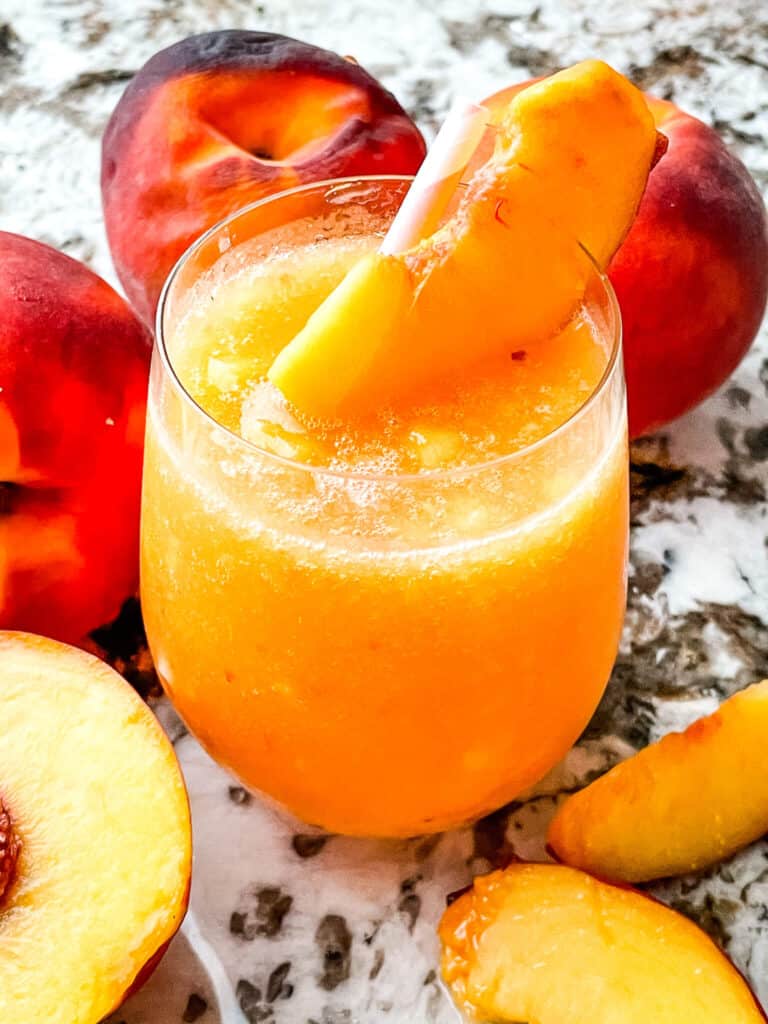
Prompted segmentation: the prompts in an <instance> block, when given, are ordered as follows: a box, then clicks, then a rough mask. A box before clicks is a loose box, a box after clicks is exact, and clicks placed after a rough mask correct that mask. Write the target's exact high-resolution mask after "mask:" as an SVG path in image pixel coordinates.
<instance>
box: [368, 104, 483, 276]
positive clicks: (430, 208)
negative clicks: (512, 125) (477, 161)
mask: <svg viewBox="0 0 768 1024" xmlns="http://www.w3.org/2000/svg"><path fill="white" fill-rule="evenodd" d="M489 119H490V117H489V113H488V110H487V109H486V108H485V107H481V106H478V104H476V103H471V102H469V101H468V100H465V99H461V100H457V101H456V102H455V103H454V104H453V106H452V107H451V109H450V111H449V112H448V116H447V117H446V119H445V121H444V122H443V126H442V128H441V129H440V131H439V132H438V133H437V135H436V136H435V141H434V142H433V143H432V145H431V146H430V148H429V152H428V153H427V155H426V157H425V159H424V163H423V164H422V165H421V167H420V168H419V173H418V174H417V175H416V177H415V178H414V179H413V183H412V185H411V187H410V188H409V189H408V193H407V194H406V197H405V199H404V200H403V203H402V205H401V207H400V209H399V210H398V211H397V214H396V215H395V219H394V220H393V221H392V223H391V225H390V227H389V231H388V232H387V234H386V236H385V238H384V241H383V242H382V243H381V246H380V248H379V252H381V253H382V254H383V255H385V256H391V255H392V254H393V253H397V252H402V251H403V250H404V249H410V248H411V246H413V245H416V244H417V243H418V242H420V241H421V240H422V238H426V237H428V236H429V235H431V234H432V232H433V231H435V229H436V228H437V226H438V224H439V223H440V218H441V216H442V214H443V212H444V211H445V208H446V207H447V206H448V203H449V202H450V201H451V198H452V196H453V194H454V192H455V191H456V187H457V185H458V184H459V181H460V179H461V175H462V174H463V173H464V171H465V170H466V167H467V164H468V163H469V161H470V160H471V159H472V156H473V154H474V152H475V150H476V149H477V147H478V145H479V143H480V139H481V138H482V136H483V132H484V131H485V129H486V125H487V124H488V121H489Z"/></svg>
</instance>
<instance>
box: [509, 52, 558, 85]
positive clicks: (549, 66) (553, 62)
mask: <svg viewBox="0 0 768 1024" xmlns="http://www.w3.org/2000/svg"><path fill="white" fill-rule="evenodd" d="M507 63H508V64H511V65H512V66H513V67H523V68H527V69H528V71H529V72H530V74H531V76H532V77H534V78H538V77H539V76H540V75H551V74H552V73H553V72H554V71H557V70H558V68H559V67H560V62H559V61H558V60H557V58H556V57H555V55H554V54H553V53H552V52H551V51H550V50H540V49H539V48H538V47H536V46H515V45H514V44H513V45H511V46H508V47H507Z"/></svg>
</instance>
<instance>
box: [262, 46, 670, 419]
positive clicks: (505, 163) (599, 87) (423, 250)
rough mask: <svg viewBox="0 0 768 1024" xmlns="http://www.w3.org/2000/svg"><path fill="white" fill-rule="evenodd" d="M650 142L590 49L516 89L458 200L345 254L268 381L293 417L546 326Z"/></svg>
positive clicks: (357, 401) (615, 224) (433, 372)
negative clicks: (415, 228)
mask: <svg viewBox="0 0 768 1024" xmlns="http://www.w3.org/2000/svg"><path fill="white" fill-rule="evenodd" d="M656 144H657V133H656V129H655V127H654V124H653V118H652V116H651V114H650V111H649V110H648V107H647V105H646V103H645V100H644V99H643V96H642V94H641V93H640V92H639V91H638V90H637V89H636V88H635V87H634V86H633V85H631V84H630V83H629V82H628V81H627V80H626V79H624V78H622V76H621V75H619V74H617V72H615V71H613V70H612V69H611V68H610V67H608V65H607V64H603V63H601V62H600V61H585V62H584V63H582V64H577V65H576V66H575V67H573V68H570V69H569V70H567V71H562V72H560V73H559V74H557V75H553V76H552V77H551V78H548V79H546V80H544V81H542V82H540V83H538V84H537V85H533V86H531V87H530V88H529V89H526V90H525V91H524V92H521V93H520V94H519V95H518V96H516V97H515V98H514V99H513V100H512V101H511V103H510V105H509V109H508V111H507V113H506V116H505V117H504V118H503V120H502V122H501V124H500V125H499V128H498V136H497V140H496V147H495V150H494V152H493V155H492V156H491V158H490V159H489V160H488V161H487V162H486V163H485V164H484V165H483V166H482V167H480V168H479V169H478V170H477V171H476V173H475V174H474V175H473V177H472V179H471V181H470V183H469V185H468V188H467V190H466V193H465V195H464V197H463V199H462V200H461V202H460V204H459V206H458V209H457V211H456V213H455V214H454V215H453V216H452V217H451V218H450V219H449V220H448V222H447V223H446V224H445V225H444V226H443V227H442V228H440V229H439V230H438V231H437V232H435V234H433V235H432V236H431V237H429V238H428V239H426V240H425V241H424V242H422V243H421V244H420V245H417V246H415V247H413V248H411V249H409V250H407V251H406V252H404V253H402V254H397V255H392V256H382V255H380V254H378V253H376V254H372V255H370V256H368V257H366V258H364V259H363V260H362V261H361V262H360V263H358V264H357V265H356V266H355V267H353V269H352V270H351V272H350V273H349V274H348V275H347V277H346V278H345V279H344V280H343V281H342V282H341V284H340V285H339V286H338V287H337V288H336V290H335V291H333V292H332V293H331V295H330V296H329V297H328V299H327V300H326V301H325V302H324V303H323V304H322V305H321V306H320V307H319V308H318V309H317V310H316V312H315V313H314V314H313V316H311V317H310V319H309V321H308V322H307V324H306V326H305V327H304V329H303V330H302V331H301V332H300V333H299V334H298V335H297V336H296V337H295V338H294V339H293V340H292V341H291V342H290V343H289V344H288V345H287V346H286V348H285V349H283V351H282V352H281V353H280V355H278V357H277V359H276V360H275V362H274V364H273V365H272V367H271V369H270V371H269V378H270V380H271V381H272V383H273V384H275V385H276V386H277V387H278V388H279V389H280V390H281V391H282V392H283V394H284V395H285V396H286V398H287V399H288V400H289V401H290V402H291V403H293V405H294V406H295V407H296V408H297V409H298V410H299V412H301V413H303V414H305V415H307V416H326V417H327V416H331V417H333V416H355V417H359V416H362V415H365V414H367V413H369V412H370V411H375V410H376V408H378V407H380V406H382V405H390V404H398V403H399V402H401V401H402V400H403V399H404V398H409V397H411V396H412V395H413V394H414V393H415V392H417V391H419V390H420V389H424V388H425V387H426V386H428V385H429V384H431V383H434V382H436V381H439V380H440V379H441V378H452V379H455V378H456V377H457V376H458V375H460V374H461V373H463V372H464V371H465V370H466V369H467V368H468V367H471V366H472V365H473V364H477V363H479V362H480V361H481V360H483V359H486V358H490V357H492V356H498V355H500V354H503V353H506V352H510V351H514V350H515V349H518V348H526V347H527V346H528V345H529V344H531V343H535V342H536V341H537V340H540V339H542V338H546V337H548V336H549V335H551V334H553V333H554V332H555V331H556V330H557V329H558V328H559V327H561V326H562V325H563V324H564V323H565V322H566V321H567V319H568V317H569V316H570V315H571V314H572V313H573V312H574V310H575V309H576V307H577V305H578V303H579V301H580V298H581V296H582V294H583V290H584V286H585V282H586V280H587V277H588V275H589V273H590V272H591V265H590V263H589V261H588V259H587V258H586V257H585V255H584V253H583V252H582V249H581V248H580V246H584V247H585V248H586V249H587V250H588V251H589V253H590V254H591V256H592V257H593V259H594V260H595V261H596V262H597V263H598V265H599V266H601V267H603V266H605V265H606V264H607V262H608V260H609V259H610V258H611V256H612V255H613V253H614V252H615V251H616V249H617V248H618V246H619V245H620V244H621V241H622V239H623V238H624V235H625V234H626V232H627V231H628V230H629V227H630V225H631V223H632V219H633V217H634V215H635V211H636V210H637V206H638V204H639V202H640V198H641V196H642V194H643V189H644V188H645V183H646V180H647V177H648V173H649V171H650V168H651V164H652V162H653V160H654V156H655V155H656Z"/></svg>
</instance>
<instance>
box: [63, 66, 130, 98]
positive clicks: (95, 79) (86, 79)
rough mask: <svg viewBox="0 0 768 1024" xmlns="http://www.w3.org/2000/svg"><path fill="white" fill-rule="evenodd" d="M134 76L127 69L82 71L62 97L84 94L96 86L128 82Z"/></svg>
mask: <svg viewBox="0 0 768 1024" xmlns="http://www.w3.org/2000/svg"><path fill="white" fill-rule="evenodd" d="M135 74H136V72H135V71H132V70H130V69H128V68H105V69H104V71H84V72H82V74H79V75H78V76H77V78H74V79H73V80H72V82H70V84H69V85H68V86H67V87H66V88H65V89H64V91H63V93H62V95H63V96H71V95H72V94H73V93H77V92H84V91H85V90H86V89H92V88H93V87H94V86H96V85H115V84H121V83H123V82H129V81H130V80H131V79H132V78H133V76H134V75H135Z"/></svg>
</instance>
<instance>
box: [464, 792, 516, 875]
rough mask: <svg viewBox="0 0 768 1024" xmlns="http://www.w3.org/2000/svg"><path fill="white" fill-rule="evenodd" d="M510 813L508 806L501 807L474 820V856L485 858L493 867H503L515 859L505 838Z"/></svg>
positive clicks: (513, 852)
mask: <svg viewBox="0 0 768 1024" xmlns="http://www.w3.org/2000/svg"><path fill="white" fill-rule="evenodd" d="M510 813H511V808H510V806H506V807H501V808H499V810H498V811H494V812H493V813H492V814H488V815H486V816H485V817H484V818H481V819H480V821H477V822H475V825H474V827H473V829H472V836H473V839H474V851H473V855H474V857H476V858H479V859H482V860H487V861H488V863H489V864H490V865H491V866H492V867H494V868H505V867H507V866H508V865H509V864H510V863H511V862H512V861H513V860H514V859H515V851H514V847H513V846H512V844H511V843H510V842H508V840H507V824H508V822H509V815H510Z"/></svg>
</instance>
